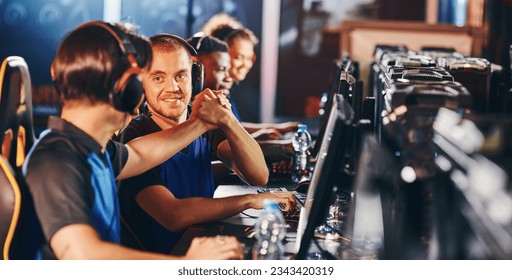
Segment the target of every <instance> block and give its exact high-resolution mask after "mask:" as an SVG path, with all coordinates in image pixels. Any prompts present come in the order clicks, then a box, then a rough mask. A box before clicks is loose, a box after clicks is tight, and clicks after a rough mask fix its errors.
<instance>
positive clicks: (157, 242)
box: [119, 34, 295, 252]
mask: <svg viewBox="0 0 512 280" xmlns="http://www.w3.org/2000/svg"><path fill="white" fill-rule="evenodd" d="M150 41H151V44H152V47H153V62H152V65H151V69H150V70H149V72H148V73H147V74H145V75H143V87H144V93H145V96H146V101H147V110H143V111H145V112H144V113H143V114H142V115H140V116H138V117H137V118H135V119H133V120H132V121H131V122H130V124H129V125H128V126H127V127H126V129H125V130H124V131H123V132H122V133H121V135H120V137H123V138H124V141H130V140H131V139H135V138H137V137H140V136H142V135H146V134H149V133H154V132H156V131H160V130H162V129H169V128H172V127H176V126H179V125H178V124H181V123H184V122H187V104H188V102H189V101H190V100H191V97H192V95H193V92H192V85H191V83H190V79H188V78H187V75H188V73H190V71H189V70H188V69H190V68H191V67H193V65H194V63H193V59H194V60H195V59H197V57H196V56H197V54H196V51H195V49H194V48H193V47H192V46H191V45H190V44H188V43H187V42H186V41H185V40H183V39H182V38H180V37H177V36H175V35H171V34H159V35H155V36H153V37H151V38H150ZM201 48H209V49H210V50H211V51H210V52H209V53H210V55H211V58H212V61H211V62H212V63H207V64H206V67H205V71H206V75H205V76H206V77H207V79H206V80H205V86H215V87H217V86H218V85H220V84H226V85H225V87H230V86H229V82H230V78H229V77H228V75H229V74H228V71H229V67H230V62H229V54H228V53H227V47H226V46H225V44H223V43H222V42H220V41H219V40H215V41H212V40H211V38H205V39H204V40H202V43H201ZM214 66H215V67H214ZM214 72H218V73H217V74H213V73H214ZM198 73H200V71H198ZM212 74H213V75H212ZM214 77H217V78H214ZM214 79H218V80H216V81H214ZM192 80H195V77H193V79H192ZM226 82H227V83H226ZM219 88H220V87H217V88H213V89H219ZM206 91H209V89H206ZM215 92H216V93H217V94H219V95H221V96H223V95H222V91H215ZM208 98H210V97H209V96H207V95H196V96H195V98H194V103H193V107H192V115H193V114H194V113H195V112H196V111H197V110H200V109H201V105H200V103H198V101H199V100H204V99H208ZM207 121H210V122H212V123H214V122H216V123H218V124H219V127H220V131H215V133H219V132H222V133H223V134H224V135H225V139H226V140H223V141H222V142H220V143H219V141H215V140H214V139H218V137H215V136H210V135H208V136H207V135H203V136H201V137H198V138H197V139H195V140H194V141H193V142H192V143H191V144H190V145H189V146H188V147H187V148H185V149H183V150H182V151H180V152H179V153H178V154H176V155H175V156H173V157H169V159H168V160H166V161H165V162H164V163H163V164H161V165H159V166H157V167H155V168H153V169H151V170H149V171H147V172H145V173H143V174H141V175H139V176H136V177H133V178H129V179H127V180H124V181H123V182H122V183H121V188H120V192H119V194H120V201H121V213H122V216H123V231H122V233H123V234H122V242H123V244H125V245H127V246H130V247H133V248H143V249H145V250H149V251H155V252H169V251H171V250H172V248H173V247H174V245H175V244H176V243H177V241H178V240H179V238H180V236H181V234H182V233H181V232H180V231H183V230H184V229H186V228H187V227H189V226H190V225H193V224H197V223H202V222H209V221H216V220H220V219H224V218H227V217H230V216H233V215H236V214H238V213H239V212H241V211H243V210H245V209H248V208H256V209H261V208H263V199H266V198H271V199H274V200H276V201H278V202H280V203H283V204H284V205H286V207H287V208H290V207H295V205H294V204H295V199H294V197H293V195H292V194H291V193H289V192H284V193H279V194H277V193H265V194H250V195H243V196H232V197H225V198H212V196H213V192H214V183H213V176H212V170H211V159H210V155H211V154H212V151H211V149H213V150H214V153H215V154H216V155H218V157H219V158H220V159H221V160H222V161H223V162H224V163H225V164H226V165H227V166H229V167H230V168H231V169H232V170H234V171H235V172H236V173H237V174H238V175H239V176H240V177H241V178H242V179H243V180H245V181H246V182H247V183H249V184H252V185H265V184H266V183H267V179H268V169H267V167H266V164H265V160H264V158H263V154H262V152H261V149H260V147H259V146H258V144H257V143H256V141H255V140H254V139H253V138H252V137H251V136H250V135H249V134H248V133H247V132H246V131H245V130H244V129H243V127H242V126H241V125H240V123H239V122H238V121H237V119H236V117H235V116H234V115H233V113H232V111H230V110H218V108H213V110H211V112H210V115H209V118H208V120H207Z"/></svg>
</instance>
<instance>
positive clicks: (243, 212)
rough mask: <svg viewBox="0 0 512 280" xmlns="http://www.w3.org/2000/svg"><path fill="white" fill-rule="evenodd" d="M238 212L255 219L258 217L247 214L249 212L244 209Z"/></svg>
mask: <svg viewBox="0 0 512 280" xmlns="http://www.w3.org/2000/svg"><path fill="white" fill-rule="evenodd" d="M240 214H242V215H244V216H246V217H248V218H251V219H257V218H258V217H256V216H253V215H249V214H247V213H245V211H242V212H240Z"/></svg>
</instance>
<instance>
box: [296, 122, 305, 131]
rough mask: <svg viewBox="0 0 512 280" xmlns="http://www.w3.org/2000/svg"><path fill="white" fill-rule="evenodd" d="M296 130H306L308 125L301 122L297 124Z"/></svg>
mask: <svg viewBox="0 0 512 280" xmlns="http://www.w3.org/2000/svg"><path fill="white" fill-rule="evenodd" d="M297 130H299V131H305V130H308V125H307V124H303V123H301V124H299V125H298V129H297Z"/></svg>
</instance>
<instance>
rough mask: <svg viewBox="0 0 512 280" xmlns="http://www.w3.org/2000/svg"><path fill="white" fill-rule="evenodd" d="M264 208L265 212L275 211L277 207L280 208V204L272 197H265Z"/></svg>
mask: <svg viewBox="0 0 512 280" xmlns="http://www.w3.org/2000/svg"><path fill="white" fill-rule="evenodd" d="M263 209H264V210H265V212H273V211H275V210H277V209H279V206H278V205H277V202H276V201H275V200H272V199H264V200H263Z"/></svg>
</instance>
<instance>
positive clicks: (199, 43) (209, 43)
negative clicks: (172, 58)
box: [188, 36, 228, 55]
mask: <svg viewBox="0 0 512 280" xmlns="http://www.w3.org/2000/svg"><path fill="white" fill-rule="evenodd" d="M188 42H189V43H190V44H191V45H192V46H193V47H194V48H195V49H196V51H197V54H198V55H204V54H211V53H213V52H225V53H227V52H228V44H226V42H223V41H221V40H219V39H217V38H215V37H212V36H203V37H192V38H191V39H189V40H188Z"/></svg>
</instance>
